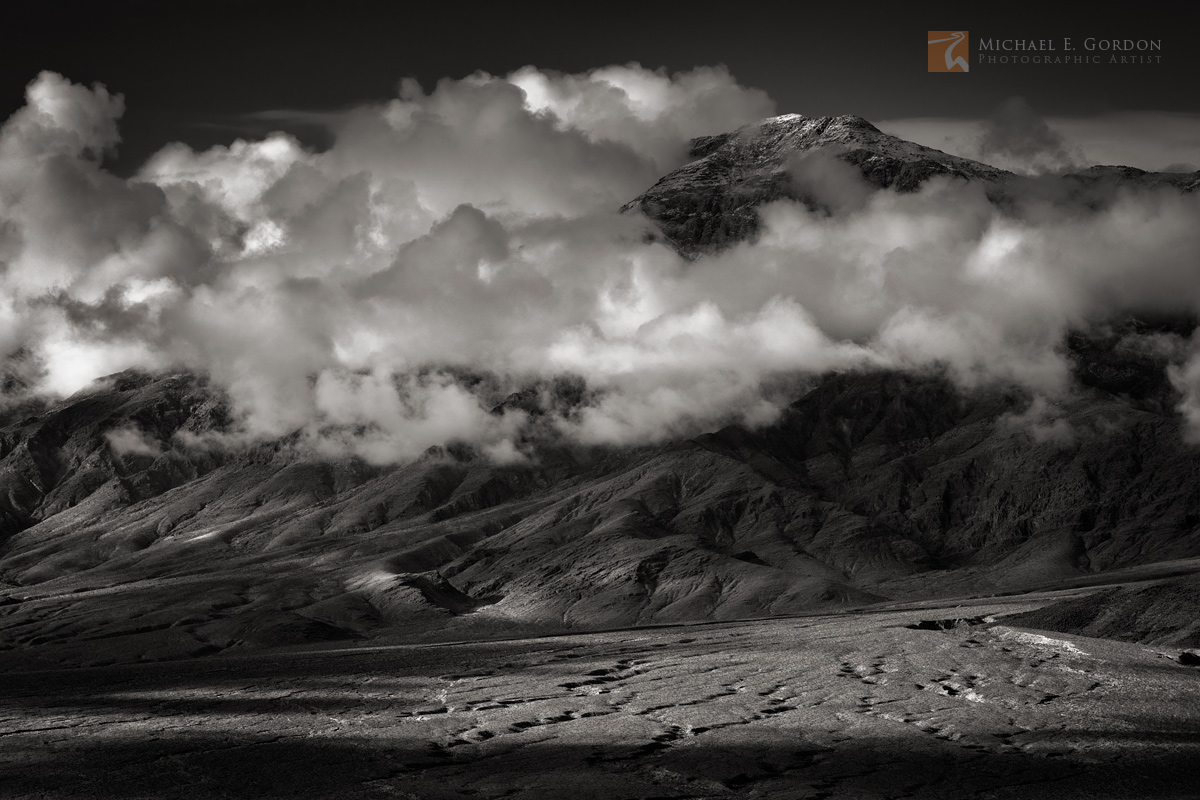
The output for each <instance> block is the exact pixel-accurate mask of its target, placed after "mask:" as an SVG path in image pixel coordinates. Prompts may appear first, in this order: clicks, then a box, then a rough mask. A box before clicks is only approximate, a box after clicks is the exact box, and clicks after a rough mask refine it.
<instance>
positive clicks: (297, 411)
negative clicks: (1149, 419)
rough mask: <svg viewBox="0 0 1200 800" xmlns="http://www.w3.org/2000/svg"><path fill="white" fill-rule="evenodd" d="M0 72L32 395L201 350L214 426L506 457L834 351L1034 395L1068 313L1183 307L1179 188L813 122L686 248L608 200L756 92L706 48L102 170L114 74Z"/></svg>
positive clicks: (620, 435) (2, 221)
mask: <svg viewBox="0 0 1200 800" xmlns="http://www.w3.org/2000/svg"><path fill="white" fill-rule="evenodd" d="M27 101H28V103H27V106H26V107H25V108H24V109H22V110H21V111H19V112H18V113H17V114H16V115H14V117H13V118H12V119H10V120H9V121H8V123H6V124H5V125H4V127H3V128H0V173H2V174H4V175H6V176H11V178H12V179H11V180H10V181H5V182H0V261H3V262H4V265H5V266H4V269H3V270H2V271H0V290H2V291H0V345H2V346H3V348H4V354H7V355H10V356H14V357H16V355H17V354H21V355H20V358H21V359H24V360H23V361H22V364H24V366H23V367H22V370H23V371H22V374H23V375H28V376H29V378H28V380H29V381H32V382H34V383H35V384H36V386H37V388H39V389H40V390H41V391H43V392H45V393H49V394H55V395H65V394H69V393H71V392H73V391H75V390H77V389H79V388H81V387H83V386H85V385H87V383H88V382H90V381H92V380H94V379H95V378H97V377H99V376H101V375H104V374H108V373H111V372H114V371H117V370H121V369H126V368H130V367H138V368H143V369H166V368H180V369H190V370H197V371H201V372H204V373H206V374H208V375H209V376H211V378H212V379H213V381H214V382H215V383H216V384H217V385H219V386H221V387H222V388H223V389H224V390H225V391H226V392H227V393H228V395H229V398H230V401H231V403H232V407H233V411H234V416H235V425H234V427H233V429H231V430H230V431H225V432H222V433H221V434H219V435H218V436H217V437H216V438H218V439H220V440H221V443H229V442H236V441H245V440H253V439H261V438H272V437H279V436H283V435H292V434H295V435H296V437H297V441H299V442H301V443H302V444H303V445H304V446H305V447H308V448H311V449H312V450H313V451H315V452H319V453H324V454H326V455H347V454H352V455H357V456H360V457H362V458H365V459H367V460H369V461H372V462H374V463H387V462H392V461H402V460H406V459H411V458H415V457H418V456H419V455H420V454H421V453H422V452H424V451H425V450H427V449H428V448H430V447H432V446H435V445H440V444H444V443H446V442H447V441H450V440H459V441H463V442H466V443H469V444H471V445H472V446H474V447H475V448H476V449H477V450H478V451H479V452H481V453H484V454H486V455H487V456H488V457H490V458H493V459H495V460H499V461H504V462H509V463H511V462H516V461H520V460H523V459H526V458H528V457H530V455H531V446H532V442H534V441H535V440H537V439H538V437H553V438H565V439H567V440H569V441H577V442H583V443H589V444H594V443H600V444H621V445H626V444H638V443H644V442H649V441H656V440H662V439H665V438H669V437H674V436H681V435H688V434H692V433H696V432H699V431H701V430H704V429H706V428H711V427H713V426H715V425H719V424H724V423H726V422H743V423H746V424H750V425H760V424H764V423H767V422H769V421H770V420H772V419H773V418H774V417H775V416H776V415H777V414H778V412H779V410H780V409H782V408H783V407H784V406H785V405H786V404H787V403H789V402H790V401H791V400H793V399H794V397H795V392H796V391H797V390H798V387H800V386H802V385H803V384H804V382H805V380H807V379H806V377H805V376H811V375H814V374H819V373H821V372H824V371H827V370H831V369H863V368H876V367H884V368H893V369H905V370H937V371H942V372H946V373H947V374H949V375H951V376H952V377H953V378H954V379H955V380H956V381H958V382H959V383H960V384H962V385H964V386H976V385H980V384H984V383H988V382H994V381H1002V382H1010V383H1017V384H1019V385H1022V386H1025V387H1027V388H1028V389H1030V390H1031V391H1032V392H1033V393H1035V394H1037V395H1039V396H1042V397H1045V398H1047V400H1048V402H1057V401H1058V400H1059V399H1060V398H1062V397H1064V396H1065V395H1067V394H1069V392H1070V391H1071V381H1070V365H1069V364H1068V362H1067V361H1066V358H1065V357H1064V356H1063V354H1062V352H1061V349H1060V344H1061V342H1062V338H1063V335H1064V333H1065V332H1066V330H1067V329H1068V328H1070V327H1072V326H1075V325H1079V324H1084V323H1087V322H1088V321H1090V320H1093V319H1101V318H1104V316H1105V315H1109V314H1113V313H1118V312H1121V311H1126V310H1139V309H1156V310H1164V311H1170V310H1187V309H1192V310H1195V309H1197V308H1200V286H1198V285H1197V283H1196V281H1195V279H1194V264H1195V263H1196V260H1197V257H1198V256H1200V226H1197V224H1196V222H1197V219H1198V217H1200V206H1198V203H1200V199H1198V198H1197V197H1195V196H1183V195H1180V194H1178V193H1177V192H1172V191H1160V192H1154V191H1143V192H1138V193H1114V194H1112V195H1111V197H1109V198H1107V202H1106V203H1104V204H1101V205H1099V206H1098V207H1097V208H1095V209H1091V210H1085V209H1081V208H1078V207H1066V206H1060V205H1055V203H1054V202H1053V201H1052V200H1048V199H1047V198H1046V197H1034V196H1032V195H1030V196H1029V197H1018V198H1016V199H1015V201H1014V202H1015V204H1016V207H1015V208H1014V209H1008V210H1001V209H998V208H997V207H996V206H995V205H993V204H992V203H991V202H989V201H988V198H987V197H986V196H985V193H984V190H983V188H982V187H980V186H975V185H971V184H967V183H964V182H955V181H950V180H946V179H937V180H933V181H930V182H928V183H927V184H926V185H925V186H924V187H923V188H922V189H921V191H919V192H915V193H909V194H898V193H895V192H890V191H883V192H877V191H873V190H871V189H870V187H867V186H865V185H864V184H863V182H862V180H861V178H860V177H859V176H858V174H857V173H856V171H855V170H852V169H849V168H847V167H846V165H845V164H843V163H841V162H839V161H836V160H831V159H827V158H823V157H821V156H820V155H816V156H812V157H810V158H807V159H800V160H798V161H797V162H796V163H794V164H792V165H791V169H792V171H793V174H794V176H795V178H796V180H797V181H798V182H799V183H801V184H802V186H804V187H805V189H806V191H807V192H808V193H809V194H810V195H811V196H812V198H813V199H814V200H815V201H816V202H817V203H818V204H819V205H820V206H821V208H820V210H817V211H813V210H810V209H809V208H808V207H806V206H805V205H803V204H799V203H793V202H788V201H780V202H776V203H771V204H768V205H767V206H764V207H763V208H762V210H761V217H762V225H761V229H760V235H759V236H758V238H757V239H756V240H755V241H753V242H744V243H740V244H737V245H735V246H733V247H730V248H728V249H726V250H724V251H722V252H720V253H715V254H710V255H708V256H705V257H702V258H698V259H695V260H688V259H684V258H682V257H680V256H679V255H678V254H677V253H675V252H674V251H672V250H670V249H669V248H668V247H666V246H664V245H663V244H661V243H658V242H656V241H654V240H652V239H651V238H650V237H647V235H646V234H647V232H648V230H649V222H648V221H647V220H645V219H643V218H641V217H639V216H637V215H635V214H622V213H619V212H618V210H617V209H618V208H619V207H620V206H621V205H622V204H624V203H625V202H627V201H628V200H630V199H631V198H632V197H634V196H636V195H637V194H638V193H640V192H641V191H643V190H644V189H645V188H647V187H648V186H650V185H651V184H652V183H654V181H655V180H657V179H658V177H660V176H661V174H662V173H663V172H664V171H666V170H668V169H671V168H673V167H675V166H678V165H680V164H681V163H682V162H683V159H685V158H686V155H685V153H686V150H687V143H688V140H689V139H690V138H691V137H693V136H696V135H703V134H712V133H717V132H721V131H728V130H732V129H736V128H737V127H739V126H740V125H743V124H745V123H748V122H750V121H753V120H755V119H757V118H758V117H760V116H763V115H765V114H768V113H770V112H771V111H772V110H773V104H772V103H771V101H770V99H769V98H767V97H766V96H765V95H763V94H762V93H761V92H759V91H757V90H753V89H747V88H745V87H742V86H740V85H738V84H737V82H736V81H735V80H734V79H733V77H732V76H731V75H729V73H728V72H727V71H726V70H724V69H723V68H699V69H696V70H692V71H690V72H685V73H678V74H673V75H670V74H667V73H665V72H663V71H652V70H646V69H643V68H641V67H638V66H636V65H626V66H619V67H609V68H604V69H599V70H593V71H590V72H587V73H584V74H580V75H564V74H559V73H553V72H544V71H539V70H536V69H534V68H532V67H527V68H524V69H521V70H518V71H517V72H514V73H512V74H511V75H508V76H491V75H486V74H483V73H478V74H475V75H471V76H468V77H467V78H464V79H461V80H443V81H441V82H439V83H438V84H437V85H436V86H435V87H433V88H432V90H431V91H428V92H426V91H425V90H424V89H423V88H422V87H420V86H418V85H417V84H416V83H415V82H412V81H405V82H403V83H402V84H401V86H400V88H399V92H398V95H397V97H396V98H394V99H392V100H390V101H388V102H386V103H381V104H376V105H369V106H363V107H360V108H355V109H351V110H349V111H347V112H345V113H343V114H340V115H338V116H337V118H336V119H334V120H331V121H330V122H329V124H330V126H331V130H332V131H333V134H334V136H333V142H332V144H331V146H330V147H329V148H328V149H326V150H324V151H322V152H314V151H311V150H307V149H305V148H304V147H302V146H301V145H300V144H299V143H298V142H297V141H296V140H295V139H293V138H291V137H289V136H287V135H284V134H269V135H267V136H265V137H264V138H262V139H257V140H240V141H237V142H234V143H233V144H231V145H229V146H225V147H214V148H211V149H208V150H205V151H194V150H192V149H190V148H188V147H186V146H184V145H180V144H172V145H167V146H166V147H165V148H164V149H163V150H161V151H160V152H159V153H157V154H156V155H155V156H153V157H152V158H151V159H150V160H149V161H148V162H147V163H146V165H145V166H144V167H143V169H142V170H141V171H140V172H139V173H138V174H137V175H136V176H135V177H134V178H132V179H129V180H123V179H119V178H116V177H114V176H112V175H111V174H109V173H107V172H106V171H105V170H104V169H103V168H102V167H101V165H100V164H99V163H98V160H97V153H100V152H103V151H104V150H105V149H106V148H111V147H112V146H113V145H114V144H115V143H116V142H117V141H118V135H117V129H116V123H117V120H118V119H119V117H120V114H121V113H122V111H123V103H122V101H121V100H120V98H119V97H114V96H112V95H110V94H109V93H108V92H107V90H105V89H104V88H103V87H93V88H91V89H87V88H85V87H81V86H77V85H74V84H71V83H69V82H68V81H66V80H65V79H63V78H61V77H59V76H56V75H52V74H50V73H44V74H43V75H42V76H39V77H38V78H37V80H35V81H34V83H32V84H31V85H30V88H29V92H28V98H27ZM1018 122H1020V120H1018ZM1027 122H1028V120H1026V121H1025V123H1027ZM1025 123H1022V124H1025ZM1025 129H1029V126H1028V125H1025ZM1033 129H1034V133H1035V134H1037V128H1036V125H1035V126H1034V127H1033ZM1020 130H1022V128H1021V126H1020V125H1017V126H1015V127H1014V128H1012V129H1011V130H1010V133H1011V134H1012V135H1011V136H1010V137H1009V138H1008V139H1006V140H1004V141H1006V142H1007V144H1005V145H1004V146H1005V147H1008V148H1009V149H1010V150H1013V151H1014V152H1020V141H1021V139H1020V136H1019V135H1018V133H1019V131H1020ZM1014 131H1015V132H1014ZM1026 132H1028V130H1027V131H1026ZM1043 133H1044V132H1043ZM1036 138H1037V136H1036V135H1035V136H1034V139H1036ZM997 146H1000V145H997ZM1031 152H1034V153H1035V155H1036V154H1037V153H1044V152H1045V148H1042V149H1040V150H1039V149H1037V148H1034V150H1033V151H1031ZM830 211H832V212H833V213H832V214H831V213H828V212H830ZM1180 358H1182V356H1181V357H1180ZM1175 363H1176V367H1175V369H1176V372H1174V373H1173V375H1174V376H1175V377H1174V380H1176V381H1177V383H1178V385H1180V386H1182V387H1187V386H1191V385H1192V384H1193V383H1195V381H1193V376H1192V374H1191V373H1192V371H1194V370H1193V368H1192V367H1190V366H1186V365H1184V363H1183V362H1182V361H1181V360H1179V359H1178V358H1177V359H1176V362H1175ZM1197 394H1200V392H1197ZM514 396H516V397H517V398H518V400H519V402H518V401H512V397H514ZM522 398H523V399H522ZM1186 413H1189V412H1187V410H1186V409H1185V414H1186ZM1196 418H1197V420H1198V421H1197V423H1196V424H1197V426H1200V415H1197V417H1196ZM1039 419H1040V418H1039ZM1031 424H1034V425H1035V427H1036V425H1040V424H1042V423H1041V422H1038V421H1036V420H1035V421H1034V423H1031ZM1047 424H1048V425H1050V426H1051V427H1052V423H1047ZM127 440H128V441H127ZM120 441H121V442H123V444H116V443H114V447H126V446H132V445H130V444H129V442H131V441H133V440H132V439H130V438H129V437H125V438H123V439H120ZM131 452H132V451H131Z"/></svg>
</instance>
